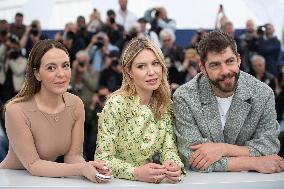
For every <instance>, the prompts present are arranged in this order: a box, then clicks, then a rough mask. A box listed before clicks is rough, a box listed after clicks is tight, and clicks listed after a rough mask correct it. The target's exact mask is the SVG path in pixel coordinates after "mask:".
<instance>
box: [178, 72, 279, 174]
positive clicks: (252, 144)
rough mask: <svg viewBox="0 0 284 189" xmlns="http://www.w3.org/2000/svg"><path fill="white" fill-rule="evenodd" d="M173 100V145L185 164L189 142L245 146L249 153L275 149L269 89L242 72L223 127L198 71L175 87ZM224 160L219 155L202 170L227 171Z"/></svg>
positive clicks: (274, 151)
mask: <svg viewBox="0 0 284 189" xmlns="http://www.w3.org/2000/svg"><path fill="white" fill-rule="evenodd" d="M173 102H174V103H173V104H174V115H175V124H174V130H175V134H176V136H177V146H178V150H179V153H180V156H181V158H182V160H183V163H184V165H186V166H187V167H189V166H188V158H189V157H190V156H191V150H190V149H189V146H190V145H194V144H200V143H205V142H215V143H229V144H235V145H239V146H247V147H248V148H249V153H250V156H263V155H270V154H277V153H278V151H279V148H280V143H279V140H278V134H279V124H278V122H277V121H276V111H275V100H274V94H273V91H272V90H271V89H270V88H269V87H268V86H267V85H266V84H264V83H262V82H260V81H258V80H257V79H255V78H254V77H253V76H251V75H249V74H247V73H245V72H242V71H241V73H240V77H239V80H238V83H237V88H236V91H235V94H234V97H233V99H232V104H231V106H230V108H229V111H228V118H227V120H226V124H225V128H224V130H223V131H222V126H221V118H220V115H219V110H218V105H217V100H216V98H215V97H214V96H213V95H212V91H211V87H210V84H209V81H208V79H207V77H206V76H205V75H203V74H202V73H199V74H198V75H197V76H196V77H194V78H193V79H192V80H191V81H189V82H187V83H186V84H184V85H182V86H181V87H179V88H178V89H177V90H176V92H175V93H174V96H173ZM227 163H228V157H222V159H220V160H219V161H217V162H215V163H214V164H212V165H211V166H209V168H208V170H206V171H205V172H211V171H227Z"/></svg>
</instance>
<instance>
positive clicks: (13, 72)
mask: <svg viewBox="0 0 284 189" xmlns="http://www.w3.org/2000/svg"><path fill="white" fill-rule="evenodd" d="M26 66H27V59H26V58H25V57H23V55H22V51H21V46H20V43H19V38H18V37H17V36H16V35H14V34H11V35H9V36H8V40H7V41H6V56H5V61H4V71H5V73H6V77H5V82H4V84H3V89H5V90H2V91H1V94H0V96H1V99H2V100H3V101H2V102H3V103H5V102H6V101H7V100H9V99H10V98H12V97H13V96H15V95H16V94H17V93H18V92H19V90H20V89H21V87H22V84H23V82H24V77H25V70H26Z"/></svg>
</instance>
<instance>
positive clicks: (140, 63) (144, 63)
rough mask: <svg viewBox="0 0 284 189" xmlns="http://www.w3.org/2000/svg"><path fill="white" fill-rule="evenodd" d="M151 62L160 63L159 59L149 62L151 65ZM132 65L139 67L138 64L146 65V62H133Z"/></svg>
mask: <svg viewBox="0 0 284 189" xmlns="http://www.w3.org/2000/svg"><path fill="white" fill-rule="evenodd" d="M153 62H160V61H159V59H154V60H153V61H151V63H153ZM133 64H134V65H136V64H137V65H139V64H147V62H134V63H133Z"/></svg>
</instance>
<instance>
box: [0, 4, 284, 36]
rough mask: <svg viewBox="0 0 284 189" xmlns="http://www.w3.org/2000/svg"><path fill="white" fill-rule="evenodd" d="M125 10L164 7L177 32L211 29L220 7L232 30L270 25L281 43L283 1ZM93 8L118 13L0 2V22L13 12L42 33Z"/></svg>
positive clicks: (84, 7) (105, 6)
mask: <svg viewBox="0 0 284 189" xmlns="http://www.w3.org/2000/svg"><path fill="white" fill-rule="evenodd" d="M128 2H129V4H128V8H129V9H130V10H131V11H133V12H134V13H136V15H137V16H138V17H141V16H143V14H144V11H145V10H147V9H148V8H151V7H154V6H164V7H165V8H166V9H167V12H168V16H169V17H170V18H173V19H175V20H176V21H177V28H178V29H196V28H199V27H203V28H206V29H211V28H213V26H214V21H215V18H216V14H217V10H218V7H219V4H223V7H224V10H225V13H226V15H227V17H228V18H229V19H230V20H231V21H232V22H233V23H234V26H235V28H237V29H242V28H244V26H245V22H246V20H248V19H253V20H254V21H255V22H256V24H257V25H262V24H265V23H267V22H271V23H272V24H273V25H274V27H275V30H276V34H277V36H278V37H279V38H280V39H282V28H283V23H284V0H269V1H268V0H238V1H232V0H174V1H173V0H128ZM93 8H96V9H98V10H100V11H101V16H102V19H103V20H105V17H106V16H105V14H106V11H107V10H108V9H114V10H117V9H118V0H1V1H0V19H7V20H8V21H9V22H13V19H14V14H15V13H16V12H18V11H19V12H22V13H24V22H25V24H30V23H31V21H32V20H33V19H39V20H40V22H41V24H42V27H43V29H63V27H64V25H65V23H67V22H74V21H75V20H76V17H77V16H78V15H83V16H85V17H86V18H87V20H88V17H89V14H90V13H91V11H92V10H93Z"/></svg>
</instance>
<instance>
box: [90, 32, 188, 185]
mask: <svg viewBox="0 0 284 189" xmlns="http://www.w3.org/2000/svg"><path fill="white" fill-rule="evenodd" d="M121 60H122V62H121V64H122V65H121V66H122V73H123V81H122V86H121V88H120V89H119V90H117V91H115V92H114V93H113V94H112V95H111V96H110V98H109V99H108V101H107V102H106V105H105V107H104V109H103V111H102V113H101V114H100V118H99V132H98V137H97V139H98V141H97V149H96V153H95V158H97V159H101V160H105V161H106V162H108V163H109V164H110V165H111V166H112V169H113V173H114V176H115V177H118V178H124V179H129V180H139V181H144V182H153V183H159V182H161V181H162V180H164V179H165V180H167V181H168V182H172V183H176V182H178V181H180V180H181V178H180V175H181V167H183V164H182V163H181V160H180V158H179V156H178V153H177V149H176V145H175V139H174V134H173V129H172V111H171V100H170V89H169V84H168V81H167V68H166V64H165V60H164V56H163V54H162V52H161V50H160V48H159V47H158V46H156V44H154V42H152V41H151V40H150V39H148V38H145V37H141V38H135V39H133V40H131V41H130V42H129V43H128V45H127V46H126V48H125V49H124V52H123V54H122V58H121ZM157 157H159V158H157ZM155 159H156V161H155ZM159 160H160V161H159Z"/></svg>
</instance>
